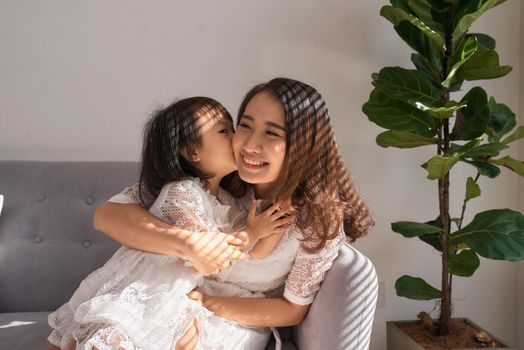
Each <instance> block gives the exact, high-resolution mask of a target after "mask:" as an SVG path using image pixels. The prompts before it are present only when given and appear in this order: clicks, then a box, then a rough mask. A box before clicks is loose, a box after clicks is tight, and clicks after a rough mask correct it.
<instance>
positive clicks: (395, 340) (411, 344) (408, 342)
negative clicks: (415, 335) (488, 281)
mask: <svg viewBox="0 0 524 350" xmlns="http://www.w3.org/2000/svg"><path fill="white" fill-rule="evenodd" d="M453 321H464V322H466V323H467V324H469V325H471V326H473V327H475V328H477V329H479V330H483V329H482V327H479V326H478V325H476V324H475V323H473V322H471V321H470V320H468V319H467V318H454V319H453ZM417 322H419V321H418V320H411V321H388V322H386V328H387V350H424V349H425V348H424V347H423V346H421V345H420V344H418V343H417V342H416V341H415V340H413V339H412V338H411V337H410V336H409V335H407V334H406V333H404V331H403V330H401V329H400V328H399V327H398V326H397V325H402V324H407V323H417ZM484 332H486V331H485V330H484ZM486 333H487V334H488V335H489V336H490V337H491V338H492V339H494V340H496V341H497V342H499V343H501V344H504V342H502V341H501V340H500V339H498V338H497V337H495V336H493V335H492V334H490V333H489V332H486ZM452 349H456V350H458V349H460V350H478V349H479V348H472V347H468V348H452ZM483 349H500V350H517V348H512V347H509V346H507V345H503V346H501V347H495V348H489V347H483Z"/></svg>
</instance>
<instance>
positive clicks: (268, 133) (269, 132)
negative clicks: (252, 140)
mask: <svg viewBox="0 0 524 350" xmlns="http://www.w3.org/2000/svg"><path fill="white" fill-rule="evenodd" d="M266 135H269V136H280V135H279V134H277V133H276V132H273V131H266Z"/></svg>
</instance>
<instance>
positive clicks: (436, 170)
mask: <svg viewBox="0 0 524 350" xmlns="http://www.w3.org/2000/svg"><path fill="white" fill-rule="evenodd" d="M459 159H460V155H459V154H453V155H451V156H440V155H438V156H434V157H433V158H431V159H430V160H429V161H428V162H427V163H424V164H423V165H422V167H423V168H424V169H426V170H427V172H428V179H430V180H436V179H442V178H443V177H444V176H445V175H446V174H447V173H448V172H449V171H450V170H451V168H452V167H453V165H455V164H456V163H457V162H458V161H459Z"/></svg>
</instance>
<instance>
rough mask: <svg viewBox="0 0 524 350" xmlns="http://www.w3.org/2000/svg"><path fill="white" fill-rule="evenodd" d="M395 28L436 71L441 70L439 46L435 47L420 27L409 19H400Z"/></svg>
mask: <svg viewBox="0 0 524 350" xmlns="http://www.w3.org/2000/svg"><path fill="white" fill-rule="evenodd" d="M395 30H396V32H397V34H398V35H399V36H400V37H401V38H402V40H404V41H405V42H406V43H407V44H408V45H409V46H410V47H411V48H412V49H413V50H415V51H417V52H418V53H419V54H421V55H422V56H423V57H425V58H426V59H427V60H428V62H430V63H431V65H432V66H433V67H434V68H435V69H436V70H437V71H441V70H442V62H441V58H442V50H441V48H440V47H439V48H437V46H436V45H434V44H433V42H432V41H431V40H430V39H429V38H428V37H427V36H426V34H425V33H424V32H423V31H422V30H421V29H419V28H418V27H417V26H415V25H414V24H412V23H411V22H409V21H402V22H400V23H399V24H398V25H396V26H395Z"/></svg>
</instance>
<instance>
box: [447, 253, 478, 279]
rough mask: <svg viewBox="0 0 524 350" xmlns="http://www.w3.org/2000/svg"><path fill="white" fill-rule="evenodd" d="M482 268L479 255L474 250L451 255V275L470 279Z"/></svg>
mask: <svg viewBox="0 0 524 350" xmlns="http://www.w3.org/2000/svg"><path fill="white" fill-rule="evenodd" d="M479 266H480V260H479V257H478V256H477V254H476V253H475V252H474V251H472V250H469V249H467V250H463V251H461V252H460V253H458V254H450V255H449V265H448V270H449V273H452V274H454V275H457V276H462V277H469V276H471V275H473V273H475V271H476V270H477V269H478V267H479Z"/></svg>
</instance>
